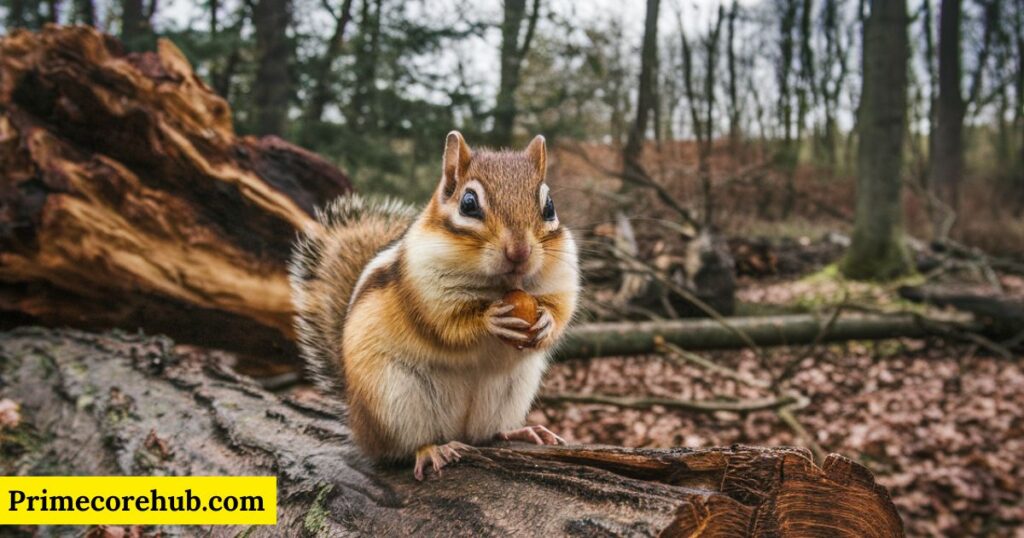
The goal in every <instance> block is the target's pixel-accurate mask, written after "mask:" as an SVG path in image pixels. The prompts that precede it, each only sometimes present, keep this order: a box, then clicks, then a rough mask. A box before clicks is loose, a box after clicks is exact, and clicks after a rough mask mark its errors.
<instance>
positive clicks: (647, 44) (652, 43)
mask: <svg viewBox="0 0 1024 538" xmlns="http://www.w3.org/2000/svg"><path fill="white" fill-rule="evenodd" d="M659 3H660V0H647V16H646V19H645V21H644V41H643V47H642V49H641V52H640V54H641V56H640V83H639V89H638V90H637V98H636V119H635V120H634V121H633V126H632V128H631V129H630V130H629V135H628V136H627V138H626V146H625V147H624V148H623V149H622V166H623V173H624V174H626V175H646V174H645V172H644V171H643V166H642V165H641V164H640V157H641V154H642V153H643V149H644V140H645V139H646V138H647V121H648V117H649V115H650V112H651V108H652V107H653V106H654V103H655V92H656V91H657V90H656V88H655V86H656V84H657V69H658V7H659ZM628 185H629V183H628V182H623V190H626V191H628V190H629V187H628Z"/></svg>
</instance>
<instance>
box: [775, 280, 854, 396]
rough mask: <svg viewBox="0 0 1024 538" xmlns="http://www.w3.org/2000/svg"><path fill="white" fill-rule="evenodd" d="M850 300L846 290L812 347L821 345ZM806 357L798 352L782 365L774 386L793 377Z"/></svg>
mask: <svg viewBox="0 0 1024 538" xmlns="http://www.w3.org/2000/svg"><path fill="white" fill-rule="evenodd" d="M848 300H849V294H848V293H846V292H844V295H843V300H842V302H840V303H839V305H838V306H836V308H835V310H834V311H833V312H832V316H831V317H829V319H828V321H826V322H825V324H824V325H822V326H821V329H820V330H819V331H818V335H817V336H815V337H814V341H813V342H811V345H810V348H811V349H814V348H817V347H818V346H819V345H821V342H822V341H823V340H824V339H825V336H827V335H828V333H829V331H831V330H832V327H835V325H836V321H838V320H839V315H840V314H842V312H843V308H844V307H845V306H846V303H847V301H848ZM805 358H807V355H804V354H797V356H796V357H793V358H792V359H790V361H789V362H788V363H786V365H785V366H783V367H782V372H780V373H779V375H778V376H776V377H775V379H774V381H772V386H773V387H775V386H778V385H779V383H781V382H783V381H785V380H787V379H789V378H790V377H792V375H793V373H794V372H795V371H796V367H797V366H799V365H800V363H801V362H803V361H804V359H805Z"/></svg>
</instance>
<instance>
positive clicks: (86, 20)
mask: <svg viewBox="0 0 1024 538" xmlns="http://www.w3.org/2000/svg"><path fill="white" fill-rule="evenodd" d="M75 18H76V19H77V20H79V21H80V22H81V23H82V24H85V25H87V26H96V5H95V4H94V3H93V0H76V1H75Z"/></svg>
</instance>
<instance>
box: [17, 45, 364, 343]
mask: <svg viewBox="0 0 1024 538" xmlns="http://www.w3.org/2000/svg"><path fill="white" fill-rule="evenodd" d="M349 189H350V186H349V182H348V179H347V178H346V177H345V175H344V174H342V173H341V172H340V171H339V170H338V169H337V168H335V167H334V166H333V165H331V164H330V163H329V162H327V161H326V160H324V159H322V158H320V157H318V156H316V155H314V154H312V153H310V152H307V151H305V150H303V149H301V148H298V147H296V146H293V145H291V144H288V143H287V142H284V141H283V140H280V139H277V138H274V137H264V138H252V137H238V136H236V135H235V132H234V129H233V127H232V123H231V110H230V108H229V107H228V104H227V102H226V101H224V100H223V99H222V98H220V97H219V96H217V95H216V94H214V93H213V91H212V90H211V89H210V88H209V87H207V86H206V85H205V84H204V83H203V82H202V81H201V80H200V79H199V77H198V76H196V75H195V74H194V73H193V71H192V68H191V66H190V65H189V64H188V62H187V60H186V59H185V57H184V56H183V55H182V53H181V51H179V50H178V49H177V48H176V47H175V46H174V45H173V44H172V43H171V42H170V41H167V40H161V41H160V43H159V47H158V51H157V52H155V53H141V54H126V53H124V52H123V51H122V48H121V46H120V44H119V43H118V42H117V41H116V40H114V39H112V38H110V37H109V36H105V35H103V34H101V33H100V32H98V31H97V30H95V29H93V28H88V27H81V26H76V27H56V26H47V27H46V28H45V29H43V30H42V31H40V32H37V33H32V32H28V31H21V30H16V31H13V32H12V33H11V34H10V35H8V36H6V37H3V38H0V207H3V208H4V210H3V211H0V312H2V313H3V317H4V318H5V320H4V323H3V326H11V325H13V324H21V323H24V322H34V323H41V324H46V325H51V326H66V325H70V326H74V327H83V328H108V327H120V328H125V329H129V328H143V329H145V330H146V331H147V332H154V333H165V334H170V335H172V336H174V337H176V338H177V339H179V340H181V341H185V342H193V343H198V344H201V345H204V346H215V347H223V348H228V349H233V350H237V351H241V352H245V353H259V354H272V355H273V354H276V355H277V356H289V357H290V356H294V353H293V350H292V343H291V341H290V338H291V332H292V321H291V317H292V308H291V302H290V297H289V288H288V282H287V278H286V271H285V262H286V260H287V258H288V255H289V253H290V249H291V243H292V241H293V240H294V238H295V234H296V230H297V229H299V228H302V227H304V226H307V225H310V224H311V222H312V219H311V216H310V215H311V212H312V210H313V207H314V206H315V205H317V204H322V203H324V202H325V201H326V200H330V199H331V198H333V197H335V196H337V195H339V194H342V193H345V192H348V191H349Z"/></svg>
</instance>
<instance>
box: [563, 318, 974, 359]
mask: <svg viewBox="0 0 1024 538" xmlns="http://www.w3.org/2000/svg"><path fill="white" fill-rule="evenodd" d="M926 321H927V320H925V319H923V318H922V317H920V316H915V315H913V314H889V315H886V314H865V315H844V316H839V317H837V318H836V320H835V322H834V323H832V324H831V326H830V327H826V329H827V330H824V331H823V330H822V324H821V320H820V319H819V318H818V317H817V316H813V315H810V314H797V315H787V316H761V317H735V318H728V324H729V327H725V326H723V325H722V324H721V323H719V322H718V321H715V320H709V319H683V320H669V321H642V322H609V323H589V324H583V325H578V326H576V327H573V328H571V329H570V330H569V332H568V334H567V337H566V340H565V342H564V343H563V344H562V345H561V346H560V347H559V348H558V351H557V352H556V354H555V355H556V358H557V359H558V360H567V359H579V358H591V357H608V356H622V355H642V354H647V353H656V352H657V351H658V343H659V342H660V341H664V342H668V343H671V344H674V345H677V346H679V347H681V348H683V349H689V350H697V349H740V348H744V347H748V345H749V344H748V342H747V341H746V340H747V339H746V338H741V337H739V336H738V335H737V331H742V333H743V334H744V335H746V336H747V338H749V339H750V340H752V341H753V342H754V343H756V344H757V345H758V346H783V345H802V344H811V343H815V342H817V343H826V342H841V341H847V340H885V339H890V338H921V337H925V336H928V335H932V334H935V329H934V328H933V327H932V326H930V325H929V324H928V323H927V322H926ZM947 325H951V326H954V327H958V328H960V329H962V330H964V331H968V332H977V331H979V330H981V326H980V325H979V324H975V323H967V322H962V323H951V324H947Z"/></svg>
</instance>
